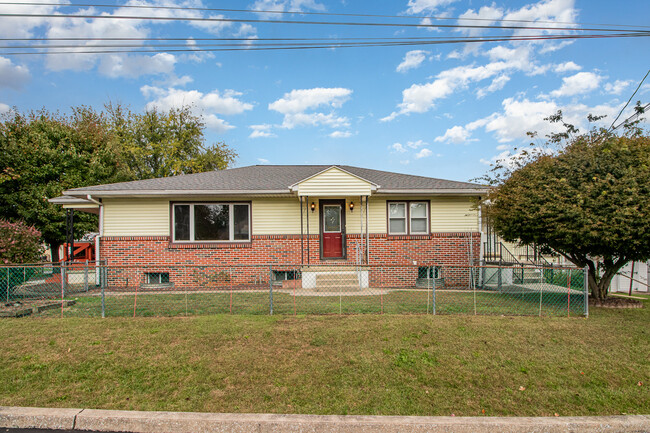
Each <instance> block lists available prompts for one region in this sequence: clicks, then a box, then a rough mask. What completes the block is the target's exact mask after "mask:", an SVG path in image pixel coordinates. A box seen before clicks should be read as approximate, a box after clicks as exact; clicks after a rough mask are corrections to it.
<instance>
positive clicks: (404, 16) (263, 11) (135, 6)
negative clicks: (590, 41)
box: [0, 2, 650, 28]
mask: <svg viewBox="0 0 650 433" xmlns="http://www.w3.org/2000/svg"><path fill="white" fill-rule="evenodd" d="M0 5H18V6H58V7H92V8H112V9H128V8H130V9H163V10H188V11H202V12H229V13H257V14H260V13H263V14H277V15H287V14H291V15H293V14H299V15H315V16H339V17H362V18H400V19H418V20H422V19H431V20H440V21H443V20H450V21H452V20H453V21H455V20H463V21H488V22H516V23H538V24H562V25H567V26H579V25H581V23H576V22H570V21H548V20H513V19H492V18H469V17H468V18H455V17H442V16H431V15H384V14H353V13H333V12H310V11H282V10H260V9H228V8H201V7H189V6H146V5H109V4H96V3H76V4H63V3H51V2H0ZM582 25H593V26H606V27H621V28H635V27H636V28H650V26H634V25H627V24H600V23H582Z"/></svg>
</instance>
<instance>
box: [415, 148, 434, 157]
mask: <svg viewBox="0 0 650 433" xmlns="http://www.w3.org/2000/svg"><path fill="white" fill-rule="evenodd" d="M431 155H433V152H431V151H430V150H429V149H426V148H425V149H422V150H421V151H419V152H418V153H416V154H415V158H416V159H420V158H426V157H428V156H431Z"/></svg>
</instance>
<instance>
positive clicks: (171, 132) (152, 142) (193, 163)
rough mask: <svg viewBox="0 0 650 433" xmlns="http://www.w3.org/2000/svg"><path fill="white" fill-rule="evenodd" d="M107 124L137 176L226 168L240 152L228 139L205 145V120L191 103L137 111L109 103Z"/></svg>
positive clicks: (123, 155) (130, 167) (174, 174)
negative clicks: (233, 148) (194, 110)
mask: <svg viewBox="0 0 650 433" xmlns="http://www.w3.org/2000/svg"><path fill="white" fill-rule="evenodd" d="M106 109H107V113H108V114H107V125H108V128H109V129H110V131H111V133H112V135H113V138H114V140H116V143H117V145H118V147H119V148H120V149H121V152H122V158H123V160H124V162H125V164H126V165H127V166H128V167H129V170H130V171H131V174H132V176H133V178H134V179H152V178H158V177H168V176H177V175H180V174H190V173H200V172H204V171H210V170H223V169H225V168H228V166H229V165H230V164H232V163H233V162H234V161H235V158H236V156H237V154H236V153H235V152H234V151H233V150H232V149H230V148H229V147H228V146H226V145H225V144H224V143H215V144H213V145H212V146H205V145H204V142H205V136H204V133H203V131H204V129H205V124H204V122H203V120H202V119H201V117H199V116H196V115H194V114H192V110H191V107H189V106H184V107H181V108H172V109H170V110H169V111H167V112H162V111H158V110H156V109H152V110H148V111H145V112H144V113H142V114H139V113H133V112H132V111H130V110H128V109H125V108H124V107H122V106H120V105H112V104H107V105H106Z"/></svg>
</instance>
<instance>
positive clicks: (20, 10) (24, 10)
mask: <svg viewBox="0 0 650 433" xmlns="http://www.w3.org/2000/svg"><path fill="white" fill-rule="evenodd" d="M61 3H62V4H63V3H67V2H66V1H62V2H61ZM57 9H58V6H51V5H27V4H25V5H20V4H14V5H11V4H3V5H2V13H5V14H23V15H28V17H6V18H0V37H2V38H29V37H32V36H34V32H33V31H34V30H35V29H36V28H38V27H42V26H44V25H45V24H47V23H48V22H49V20H50V19H49V18H36V17H29V15H50V14H52V13H54V12H56V11H57Z"/></svg>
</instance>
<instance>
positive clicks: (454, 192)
mask: <svg viewBox="0 0 650 433" xmlns="http://www.w3.org/2000/svg"><path fill="white" fill-rule="evenodd" d="M487 192H489V189H488V188H486V189H478V188H477V189H465V188H464V189H453V188H447V189H408V190H405V189H388V190H387V189H382V190H380V191H377V195H389V194H390V195H416V194H420V195H481V194H486V193H487Z"/></svg>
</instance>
